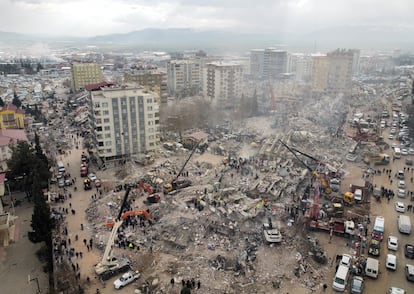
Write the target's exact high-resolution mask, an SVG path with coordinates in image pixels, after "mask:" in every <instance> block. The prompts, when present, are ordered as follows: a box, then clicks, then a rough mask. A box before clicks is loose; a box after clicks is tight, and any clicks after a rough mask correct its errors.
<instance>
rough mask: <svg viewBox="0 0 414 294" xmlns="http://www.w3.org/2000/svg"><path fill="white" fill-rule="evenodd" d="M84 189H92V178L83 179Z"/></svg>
mask: <svg viewBox="0 0 414 294" xmlns="http://www.w3.org/2000/svg"><path fill="white" fill-rule="evenodd" d="M83 189H84V190H85V191H87V190H90V189H92V186H91V180H90V179H84V180H83Z"/></svg>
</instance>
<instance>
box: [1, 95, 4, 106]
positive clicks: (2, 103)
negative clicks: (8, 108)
mask: <svg viewBox="0 0 414 294" xmlns="http://www.w3.org/2000/svg"><path fill="white" fill-rule="evenodd" d="M0 106H1V107H3V106H4V101H3V99H1V97H0Z"/></svg>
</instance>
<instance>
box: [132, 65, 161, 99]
mask: <svg viewBox="0 0 414 294" xmlns="http://www.w3.org/2000/svg"><path fill="white" fill-rule="evenodd" d="M124 81H125V82H126V83H136V84H137V85H139V86H142V87H144V89H145V90H147V91H151V92H154V93H155V94H156V95H157V97H156V100H157V102H159V103H167V98H168V93H167V75H166V73H165V72H161V71H160V70H158V69H157V68H156V67H133V68H131V69H130V70H129V71H127V72H125V73H124Z"/></svg>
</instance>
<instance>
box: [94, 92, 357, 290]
mask: <svg viewBox="0 0 414 294" xmlns="http://www.w3.org/2000/svg"><path fill="white" fill-rule="evenodd" d="M346 103H350V101H348V102H346V100H344V99H340V98H338V99H336V100H332V99H328V98H326V97H323V98H321V99H320V100H318V101H316V102H315V101H309V103H306V107H304V108H303V109H302V110H299V114H297V113H296V114H288V115H287V120H286V121H285V125H280V126H278V125H276V127H277V128H278V129H272V128H271V127H270V125H269V124H268V123H266V121H267V120H268V118H261V119H259V118H254V119H252V120H251V121H247V122H246V125H245V126H244V127H243V128H240V129H236V128H235V129H233V134H235V135H234V136H227V137H225V138H223V135H220V134H218V133H215V132H214V131H213V130H211V135H212V136H214V137H215V138H217V139H216V140H215V141H213V142H210V143H209V147H208V149H207V150H206V151H205V152H204V153H196V154H195V155H194V157H193V158H192V159H191V160H190V161H189V163H188V164H187V165H186V166H185V169H184V171H183V173H182V174H181V175H179V176H180V177H182V178H187V179H189V180H190V181H191V183H192V185H191V186H190V187H187V188H185V189H180V190H177V191H174V192H173V193H169V194H167V193H165V194H164V193H163V186H164V185H165V184H166V183H170V182H171V181H172V180H173V179H174V178H176V177H177V173H178V171H179V170H180V168H181V166H182V165H183V163H184V161H185V160H186V158H187V157H188V155H189V154H190V151H185V149H183V148H170V147H168V148H169V149H171V150H167V149H162V150H160V151H159V152H157V153H156V154H154V155H151V156H154V158H155V160H154V163H152V164H151V165H147V166H142V164H139V165H138V164H136V163H134V162H133V161H130V162H127V163H126V166H125V167H123V169H124V171H125V170H127V171H129V172H128V173H127V174H126V176H125V177H124V178H122V179H119V181H122V183H123V184H124V183H137V182H139V181H145V182H146V183H148V184H149V185H151V187H152V188H153V190H154V191H155V192H156V193H159V194H160V195H161V201H160V202H159V203H156V204H153V205H151V206H149V207H148V209H149V212H150V213H151V215H152V218H153V220H154V222H153V224H152V225H151V226H148V225H145V226H136V227H131V226H128V227H124V228H123V229H122V233H123V234H124V235H127V236H129V238H130V239H131V240H133V242H134V243H135V244H139V248H140V252H138V253H136V252H135V251H128V250H125V249H123V248H121V247H118V248H115V253H116V254H119V255H126V256H128V257H129V258H130V259H131V260H132V261H133V265H134V267H137V268H138V269H140V270H141V272H142V273H143V275H142V277H141V279H140V283H142V287H141V288H140V289H141V290H142V291H148V289H153V290H154V291H155V292H156V293H171V292H170V289H171V288H169V287H171V285H170V280H171V278H174V279H175V280H177V281H181V280H187V279H191V278H195V279H196V280H200V281H202V285H203V286H202V287H203V289H205V290H204V292H203V293H218V292H226V293H252V292H257V291H258V289H260V291H268V292H271V291H274V290H273V289H277V288H283V287H286V286H287V285H289V284H292V283H295V284H301V285H303V287H305V288H309V289H318V288H319V287H320V285H321V283H322V282H323V276H324V272H325V271H327V270H328V268H325V267H322V268H321V267H320V266H319V265H317V264H318V263H321V264H323V265H325V264H326V263H327V257H326V254H325V253H324V251H323V249H322V248H321V247H320V246H319V243H318V242H317V240H315V239H313V238H308V237H307V232H306V231H304V230H303V227H304V225H303V222H304V221H305V219H304V214H303V215H302V214H300V208H299V207H300V196H301V195H302V194H303V191H304V190H305V186H306V184H307V183H308V181H309V178H310V174H309V171H308V169H307V168H306V167H304V166H303V165H302V164H301V163H300V162H299V161H298V160H297V159H296V158H295V156H294V154H292V153H291V152H289V150H287V149H286V148H285V147H284V146H282V144H280V140H282V141H284V142H286V144H288V145H291V146H295V147H296V148H298V149H300V150H306V153H309V154H314V155H315V156H316V157H318V158H319V159H320V160H322V161H324V162H329V164H330V165H332V166H334V167H335V168H336V169H338V171H339V172H338V173H339V174H340V173H341V172H343V169H344V168H345V162H346V161H345V155H346V153H347V150H348V149H349V145H350V144H351V139H349V138H348V137H346V135H345V134H344V133H342V132H338V130H340V129H341V128H342V127H343V124H344V123H346V115H347V113H346V112H345V111H344V109H348V108H349V105H346ZM263 126H268V127H267V129H266V130H263V128H264V127H263ZM274 127H275V125H274ZM287 129H288V130H287ZM283 130H287V131H285V132H283ZM278 131H280V132H278ZM269 133H271V134H272V135H270V136H269V135H268V134H269ZM174 144H175V143H174V142H172V143H171V144H170V145H172V146H174ZM170 145H168V146H170ZM241 154H242V155H241ZM111 173H114V170H113V169H108V170H106V171H102V175H101V178H102V179H103V181H104V182H105V180H104V179H105V178H107V179H111V178H113V177H114V174H111ZM118 175H119V174H118ZM119 181H118V182H119ZM112 186H113V185H112ZM108 187H111V185H108ZM122 195H123V192H122V191H118V192H114V190H111V189H109V188H108V189H107V191H106V192H105V193H103V195H101V196H100V198H99V199H97V200H96V201H94V202H92V204H91V206H90V207H89V209H88V212H87V214H88V221H89V222H90V223H92V224H93V227H94V230H95V239H96V240H95V243H96V244H101V245H102V246H103V244H105V240H107V238H108V235H109V230H108V229H107V228H106V227H105V219H106V218H107V217H108V216H115V215H116V214H117V210H118V209H119V207H120V202H121V198H122ZM147 196H148V195H147V194H146V192H145V191H143V190H142V191H141V190H140V189H139V188H137V189H135V190H134V193H132V195H131V197H130V207H131V209H146V208H147V206H146V205H145V198H146V197H147ZM289 208H294V209H289ZM292 212H293V213H292ZM269 215H271V217H272V218H273V219H275V220H277V221H278V223H279V224H280V225H279V229H280V231H281V232H282V234H283V242H282V244H278V245H276V246H274V245H273V244H272V245H270V246H269V244H266V242H265V240H264V237H263V231H262V224H263V220H264V219H266V217H268V216H269ZM308 257H311V258H308ZM315 268H318V270H315ZM145 289H147V290H145ZM155 292H154V293H155Z"/></svg>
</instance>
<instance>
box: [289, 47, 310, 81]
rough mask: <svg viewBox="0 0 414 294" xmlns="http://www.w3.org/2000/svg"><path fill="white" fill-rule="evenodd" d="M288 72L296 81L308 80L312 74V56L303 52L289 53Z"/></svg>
mask: <svg viewBox="0 0 414 294" xmlns="http://www.w3.org/2000/svg"><path fill="white" fill-rule="evenodd" d="M288 72H289V73H292V74H293V75H294V77H295V81H297V82H308V81H309V80H310V77H311V74H312V57H311V56H310V55H307V54H303V53H292V54H290V55H289V63H288Z"/></svg>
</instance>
